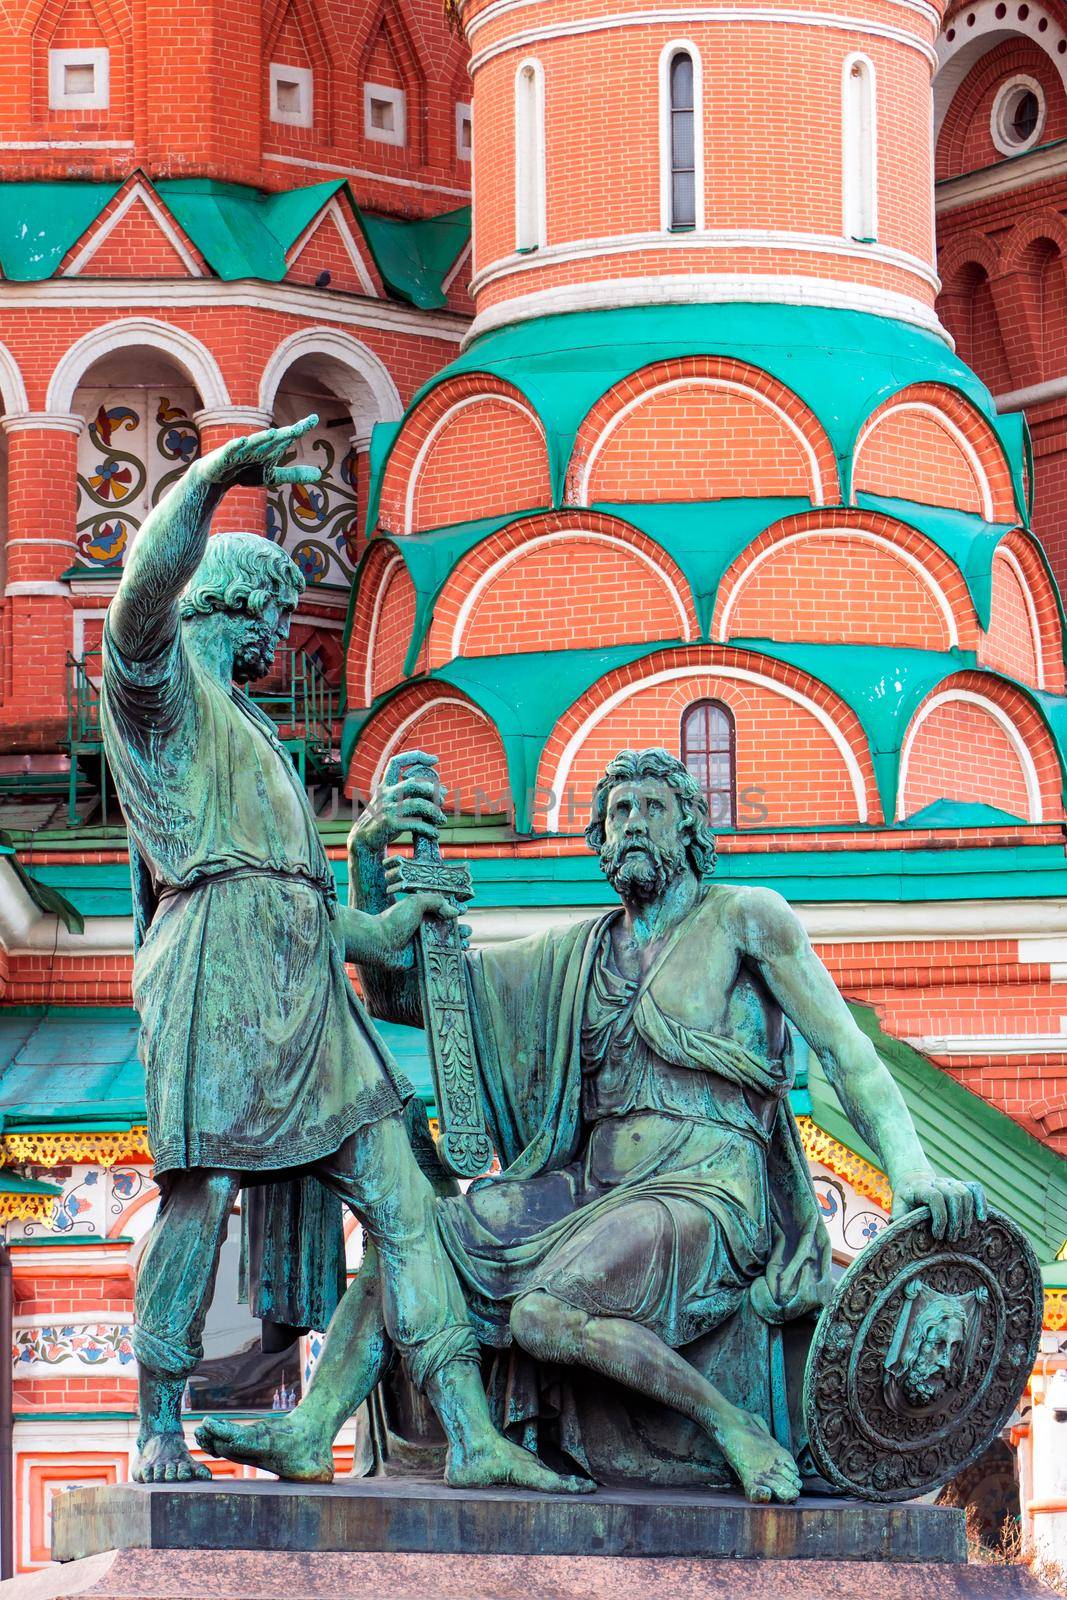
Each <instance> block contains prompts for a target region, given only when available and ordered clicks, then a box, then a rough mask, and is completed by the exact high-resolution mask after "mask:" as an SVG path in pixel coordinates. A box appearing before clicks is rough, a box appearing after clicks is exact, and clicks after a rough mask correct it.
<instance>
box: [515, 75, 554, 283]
mask: <svg viewBox="0 0 1067 1600" xmlns="http://www.w3.org/2000/svg"><path fill="white" fill-rule="evenodd" d="M527 82H529V84H530V85H531V90H530V94H529V96H528V97H527V93H526V88H525V85H526V84H527ZM514 116H515V249H516V250H517V251H527V250H543V249H544V247H545V245H546V244H547V243H548V182H547V176H546V152H545V69H544V67H543V66H542V64H541V62H540V61H538V59H537V57H536V56H527V57H526V59H525V60H523V61H520V62H519V64H518V66H517V67H516V69H515V84H514Z"/></svg>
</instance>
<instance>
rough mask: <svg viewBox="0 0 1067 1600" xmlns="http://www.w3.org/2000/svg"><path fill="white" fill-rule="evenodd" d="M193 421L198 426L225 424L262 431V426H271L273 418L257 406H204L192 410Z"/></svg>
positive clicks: (256, 431) (253, 431) (208, 426)
mask: <svg viewBox="0 0 1067 1600" xmlns="http://www.w3.org/2000/svg"><path fill="white" fill-rule="evenodd" d="M193 421H194V422H195V423H196V425H197V427H200V428H217V427H222V426H226V427H230V428H233V429H235V430H240V429H243V428H247V429H248V430H249V431H250V432H252V433H262V431H263V429H264V428H269V427H270V426H271V423H272V421H273V418H272V417H271V414H270V412H269V411H262V410H261V409H260V408H259V406H214V407H208V406H204V407H202V408H201V409H200V410H199V411H194V412H193Z"/></svg>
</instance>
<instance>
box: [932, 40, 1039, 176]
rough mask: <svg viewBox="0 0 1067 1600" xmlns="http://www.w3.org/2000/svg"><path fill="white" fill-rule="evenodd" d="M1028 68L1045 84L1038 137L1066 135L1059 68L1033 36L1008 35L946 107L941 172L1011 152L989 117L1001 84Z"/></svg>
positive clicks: (991, 160)
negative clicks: (996, 138)
mask: <svg viewBox="0 0 1067 1600" xmlns="http://www.w3.org/2000/svg"><path fill="white" fill-rule="evenodd" d="M1020 73H1025V74H1026V76H1027V77H1030V78H1034V79H1036V81H1037V82H1038V83H1039V84H1040V85H1041V88H1042V89H1043V90H1044V94H1045V103H1046V106H1047V111H1046V116H1045V126H1044V128H1043V129H1042V131H1041V135H1040V139H1039V142H1040V143H1041V144H1050V143H1052V142H1053V141H1054V140H1056V139H1062V138H1064V137H1065V136H1067V95H1065V94H1064V92H1063V84H1062V83H1061V81H1060V76H1059V73H1058V72H1057V71H1056V68H1055V66H1054V65H1053V63H1052V62H1051V61H1050V60H1049V57H1048V56H1047V54H1046V53H1045V51H1044V50H1042V48H1041V46H1040V45H1039V44H1036V43H1035V42H1034V40H1032V39H1026V38H1020V37H1016V38H1014V39H1005V40H1004V41H1003V42H1002V43H1000V44H995V45H994V46H993V48H992V49H991V50H989V51H987V53H986V54H985V55H984V56H982V58H981V60H979V61H977V62H976V63H975V64H974V66H973V67H972V68H971V70H970V72H969V73H968V74H967V76H966V78H964V80H963V82H962V83H961V84H960V86H959V88H958V89H957V90H956V93H955V95H954V96H953V99H952V104H951V105H950V106H949V108H948V110H947V111H946V113H945V119H944V121H943V122H942V124H941V131H940V133H939V134H938V140H937V163H936V170H937V177H938V178H939V179H941V178H954V177H956V176H957V175H958V174H959V173H962V172H974V171H975V170H976V169H977V168H979V167H988V166H991V165H993V164H994V163H995V162H999V161H1003V160H1005V159H1006V158H1005V157H1004V155H1003V154H1002V153H1001V151H999V150H998V149H997V147H996V145H995V144H994V143H993V138H992V134H991V133H990V117H991V114H992V110H993V102H994V100H995V99H996V95H997V90H998V89H999V88H1000V87H1001V85H1002V84H1004V83H1007V82H1008V81H1009V79H1011V78H1014V77H1016V76H1017V75H1018V74H1020Z"/></svg>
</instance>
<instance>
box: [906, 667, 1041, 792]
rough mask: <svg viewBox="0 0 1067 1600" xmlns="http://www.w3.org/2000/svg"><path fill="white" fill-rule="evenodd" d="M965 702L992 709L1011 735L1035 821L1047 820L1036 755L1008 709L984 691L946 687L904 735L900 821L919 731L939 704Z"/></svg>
mask: <svg viewBox="0 0 1067 1600" xmlns="http://www.w3.org/2000/svg"><path fill="white" fill-rule="evenodd" d="M960 703H962V704H964V705H973V706H978V707H979V708H980V709H981V710H982V711H985V712H988V714H989V715H990V716H991V717H992V718H993V721H994V722H996V723H997V724H998V725H999V726H1000V727H1001V728H1002V729H1003V731H1004V732H1005V733H1006V734H1007V736H1008V742H1009V743H1010V745H1011V747H1012V750H1013V751H1014V752H1015V755H1016V758H1017V760H1018V762H1019V766H1020V767H1021V768H1022V774H1023V781H1024V782H1025V784H1026V798H1027V804H1028V805H1029V807H1030V818H1029V820H1030V821H1031V822H1041V821H1042V820H1043V815H1042V807H1041V784H1040V782H1039V780H1038V776H1037V767H1036V766H1035V765H1034V758H1033V756H1032V755H1031V754H1030V751H1029V750H1028V749H1027V747H1026V742H1025V740H1024V739H1023V736H1022V734H1021V733H1020V732H1019V730H1018V728H1017V727H1016V726H1015V724H1014V722H1012V720H1011V718H1010V717H1009V716H1008V714H1007V712H1006V711H1004V710H1002V709H1001V707H1000V706H998V705H996V704H995V703H994V702H993V701H992V700H988V699H986V697H985V696H984V695H980V694H975V693H974V692H973V690H971V689H945V690H943V691H942V693H940V694H935V695H933V696H932V697H931V698H930V699H929V700H928V701H927V702H926V704H925V705H924V706H922V707H921V708H920V709H919V711H918V712H917V713H916V715H915V716H914V718H913V719H912V722H911V726H910V727H909V728H908V731H907V733H906V734H905V736H904V743H903V746H902V747H901V751H900V772H899V776H898V778H897V821H898V822H902V821H903V820H904V816H905V809H904V808H905V805H906V794H907V787H908V767H909V765H910V763H911V752H912V748H913V746H914V744H915V738H916V735H917V734H918V732H919V729H920V728H921V727H922V725H923V723H924V722H925V721H926V719H927V717H929V716H930V714H931V712H933V711H936V710H938V708H939V707H941V706H944V705H951V704H960Z"/></svg>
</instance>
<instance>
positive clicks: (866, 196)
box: [841, 50, 878, 242]
mask: <svg viewBox="0 0 1067 1600" xmlns="http://www.w3.org/2000/svg"><path fill="white" fill-rule="evenodd" d="M857 67H860V68H861V69H862V70H861V72H860V74H859V77H860V78H861V79H862V93H863V96H864V99H865V102H866V113H867V117H866V120H867V129H866V137H864V131H863V127H862V121H863V118H862V114H861V115H860V117H859V118H857V115H856V109H857V108H856V105H855V100H854V97H853V94H852V90H851V83H852V78H853V74H854V73H855V69H856V68H857ZM864 218H866V219H867V221H868V222H869V224H870V225H869V227H866V228H864V227H863V221H864ZM861 229H862V231H859V230H861ZM841 232H842V233H843V234H844V236H845V238H846V239H859V240H867V239H870V240H871V241H872V242H873V241H874V240H876V239H877V238H878V74H877V73H876V72H875V68H874V62H873V61H872V60H871V58H870V56H868V55H864V53H863V51H862V50H854V51H852V53H851V54H850V55H847V56H846V57H845V61H844V65H843V67H842V69H841Z"/></svg>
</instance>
